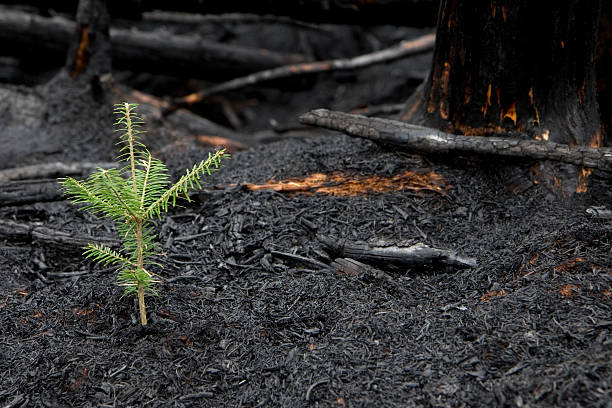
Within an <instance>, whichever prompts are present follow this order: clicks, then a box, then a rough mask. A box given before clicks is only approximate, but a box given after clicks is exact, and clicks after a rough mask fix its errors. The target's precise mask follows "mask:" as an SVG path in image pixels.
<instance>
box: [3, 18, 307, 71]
mask: <svg viewBox="0 0 612 408" xmlns="http://www.w3.org/2000/svg"><path fill="white" fill-rule="evenodd" d="M76 30H77V25H76V23H75V22H74V21H71V20H68V19H65V18H63V17H59V16H56V17H51V18H47V17H41V16H38V15H33V14H29V13H25V12H21V11H14V10H10V9H6V8H0V42H2V43H3V44H5V45H6V47H5V52H6V53H7V54H11V53H13V54H16V55H20V56H23V57H26V58H42V56H41V53H45V54H47V55H55V56H56V57H57V58H60V59H61V60H63V59H64V58H65V55H66V52H67V50H68V47H69V44H70V43H71V41H72V38H73V34H74V33H75V32H76ZM110 36H111V42H112V58H113V64H114V65H115V66H117V67H120V68H121V67H123V68H126V69H130V70H141V71H145V72H154V73H160V74H166V75H174V76H186V75H188V76H193V77H195V78H203V77H211V76H219V77H223V78H227V77H232V76H236V75H244V74H248V73H252V72H256V71H261V70H264V69H269V68H273V67H278V66H282V65H288V64H296V63H300V62H305V61H306V58H305V57H304V56H301V55H298V54H281V53H276V52H271V51H269V50H264V49H253V48H245V47H239V46H235V45H229V44H220V43H215V42H211V41H206V40H203V39H201V38H199V37H197V36H183V35H173V34H170V33H162V32H139V31H131V30H125V29H117V28H114V29H113V28H111V30H110ZM44 58H48V57H47V56H45V57H44Z"/></svg>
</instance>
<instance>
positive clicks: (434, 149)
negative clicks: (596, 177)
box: [300, 109, 612, 171]
mask: <svg viewBox="0 0 612 408" xmlns="http://www.w3.org/2000/svg"><path fill="white" fill-rule="evenodd" d="M300 122H302V123H304V124H307V125H312V126H318V127H322V128H326V129H332V130H338V131H341V132H343V133H346V134H347V135H349V136H355V137H360V138H364V139H370V140H373V141H376V142H380V143H385V144H392V145H396V146H400V147H403V148H406V149H411V150H416V151H419V152H424V153H443V154H447V153H452V152H456V153H472V154H483V155H499V156H511V157H524V158H531V159H545V160H554V161H560V162H564V163H570V164H575V165H578V166H584V167H588V168H596V169H600V170H605V171H612V149H611V148H606V147H599V148H594V147H588V146H570V145H566V144H560V143H552V142H546V141H540V140H532V139H523V138H516V139H510V138H500V137H482V136H462V135H454V134H450V133H445V132H442V131H440V130H437V129H432V128H427V127H423V126H417V125H411V124H408V123H404V122H399V121H396V120H390V119H381V118H369V117H365V116H361V115H351V114H348V113H343V112H336V111H330V110H327V109H317V110H314V111H311V112H308V113H305V114H303V115H301V116H300ZM524 136H526V135H524Z"/></svg>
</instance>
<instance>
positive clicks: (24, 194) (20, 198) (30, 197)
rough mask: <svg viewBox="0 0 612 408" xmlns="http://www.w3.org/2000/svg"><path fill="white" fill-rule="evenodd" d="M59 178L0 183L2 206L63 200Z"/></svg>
mask: <svg viewBox="0 0 612 408" xmlns="http://www.w3.org/2000/svg"><path fill="white" fill-rule="evenodd" d="M62 199H63V198H62V193H61V191H60V188H59V185H58V183H57V180H55V179H52V180H49V179H47V180H22V181H9V182H8V183H0V206H9V205H25V204H32V203H43V202H49V201H59V200H62Z"/></svg>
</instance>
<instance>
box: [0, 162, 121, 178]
mask: <svg viewBox="0 0 612 408" xmlns="http://www.w3.org/2000/svg"><path fill="white" fill-rule="evenodd" d="M115 167H117V164H116V163H108V162H104V163H89V162H84V163H61V162H55V163H42V164H33V165H31V166H22V167H16V168H12V169H5V170H0V182H6V181H14V180H28V179H48V178H57V177H65V176H78V175H86V174H90V173H91V172H93V171H95V170H96V169H97V168H103V169H110V168H115Z"/></svg>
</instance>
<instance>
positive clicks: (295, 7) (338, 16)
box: [5, 0, 439, 27]
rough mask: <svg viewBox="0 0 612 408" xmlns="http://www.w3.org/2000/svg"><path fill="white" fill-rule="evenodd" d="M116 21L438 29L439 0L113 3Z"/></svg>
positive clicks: (66, 5)
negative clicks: (182, 19) (226, 18)
mask: <svg viewBox="0 0 612 408" xmlns="http://www.w3.org/2000/svg"><path fill="white" fill-rule="evenodd" d="M5 3H6V2H5ZM8 3H9V4H10V3H13V4H15V3H17V4H22V5H23V4H32V5H35V6H36V7H39V8H40V9H41V10H45V9H54V10H58V11H67V12H71V11H73V10H75V9H76V4H77V0H67V1H59V2H58V1H56V2H45V3H50V4H49V5H45V6H43V5H41V2H37V1H36V2H35V1H32V0H19V1H15V0H11V1H8ZM108 6H109V9H110V11H111V14H112V15H113V16H114V17H118V16H119V17H126V18H138V17H139V16H140V15H142V13H143V12H146V11H150V10H166V11H179V12H188V13H200V14H223V13H252V14H262V15H263V14H271V15H276V16H289V17H293V18H296V19H298V20H302V21H314V22H329V23H340V24H362V25H364V24H367V25H373V24H399V25H411V26H419V27H424V26H429V27H431V26H434V25H435V24H436V15H437V12H438V7H439V4H438V1H436V0H368V1H363V0H342V1H329V0H258V1H243V0H212V1H211V0H208V1H201V0H181V1H174V2H169V1H163V0H147V1H140V0H109V1H108Z"/></svg>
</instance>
